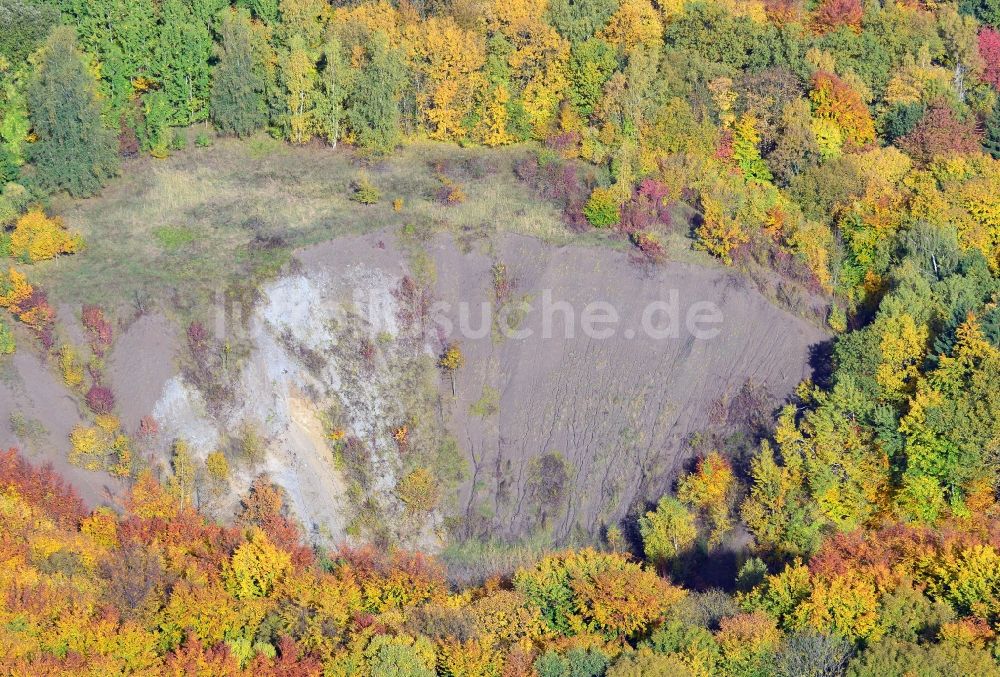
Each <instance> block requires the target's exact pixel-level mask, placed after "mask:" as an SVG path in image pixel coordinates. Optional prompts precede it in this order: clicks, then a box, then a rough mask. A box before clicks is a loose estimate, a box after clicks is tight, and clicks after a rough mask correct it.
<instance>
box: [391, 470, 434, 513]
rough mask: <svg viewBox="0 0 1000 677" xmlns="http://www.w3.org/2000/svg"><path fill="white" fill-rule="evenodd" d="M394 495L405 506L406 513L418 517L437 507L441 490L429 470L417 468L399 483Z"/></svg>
mask: <svg viewBox="0 0 1000 677" xmlns="http://www.w3.org/2000/svg"><path fill="white" fill-rule="evenodd" d="M396 495H397V496H398V497H399V500H400V501H402V502H403V505H405V506H406V511H407V512H409V513H415V514H418V515H420V514H424V513H427V512H430V511H431V510H433V509H434V508H435V507H437V504H438V500H439V499H440V498H441V489H440V488H439V487H438V482H437V480H436V479H435V478H434V475H433V474H431V471H430V470H428V469H427V468H417V469H416V470H414V471H413V472H411V473H410V474H408V475H407V476H406V477H404V478H403V479H401V480H400V481H399V484H398V485H396Z"/></svg>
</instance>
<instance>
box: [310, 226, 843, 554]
mask: <svg viewBox="0 0 1000 677" xmlns="http://www.w3.org/2000/svg"><path fill="white" fill-rule="evenodd" d="M467 244H468V243H463V246H459V244H457V243H456V242H455V241H454V240H453V239H452V238H450V237H448V236H438V237H435V238H433V239H431V240H429V241H427V242H425V243H424V245H423V246H422V251H423V253H424V254H425V255H426V256H429V258H430V259H431V260H432V261H433V265H432V266H431V277H432V278H433V284H432V287H433V293H434V297H435V298H436V299H438V300H444V301H447V302H449V303H450V304H451V305H450V307H449V309H448V310H447V311H446V312H444V316H446V317H447V318H448V319H449V320H450V321H451V322H452V324H453V325H454V326H459V324H460V320H461V316H460V312H461V311H460V309H459V307H458V306H459V303H460V302H466V303H467V304H468V305H469V308H470V311H469V312H468V313H467V314H466V317H467V318H469V319H468V321H467V322H466V325H467V326H468V327H469V329H471V330H473V331H472V332H465V335H462V332H460V331H457V332H455V333H453V334H452V335H451V337H450V338H452V339H453V340H457V341H459V343H460V346H461V350H462V352H463V353H464V355H465V366H464V367H462V368H461V369H459V370H458V372H457V373H456V374H455V375H454V377H453V378H444V379H443V380H442V384H441V387H442V392H443V393H444V395H445V400H446V410H447V417H448V428H449V430H450V431H451V432H452V434H453V435H454V436H455V437H456V438H457V440H458V443H459V447H460V448H461V449H462V451H463V452H464V453H465V455H466V457H467V459H468V461H469V464H470V468H471V477H470V478H469V481H467V482H466V483H465V485H464V487H463V490H462V494H461V501H460V503H461V505H462V508H461V510H462V511H463V512H464V513H465V514H464V517H465V524H466V525H467V526H468V528H469V529H470V535H490V536H495V537H501V538H508V539H514V538H518V537H521V536H524V535H526V534H527V533H530V532H535V531H538V530H544V531H546V532H548V533H550V534H551V537H552V538H553V539H554V540H555V541H557V542H560V541H565V540H567V539H569V538H570V537H571V536H573V535H574V534H580V533H583V534H587V535H590V536H594V535H597V533H598V532H599V531H600V530H601V528H602V527H604V526H607V525H610V524H613V523H615V522H616V521H617V520H619V519H620V518H621V517H623V516H624V515H625V514H626V513H627V512H628V511H630V510H632V509H634V508H635V507H636V505H637V504H642V502H643V501H646V500H655V498H657V497H658V496H660V495H661V494H662V493H663V492H664V491H666V490H667V489H668V488H669V486H670V483H671V481H672V480H673V478H674V477H675V476H676V473H677V471H678V470H679V469H680V467H681V465H682V464H683V462H684V461H685V460H686V459H687V458H688V455H689V452H688V447H687V445H686V441H687V440H688V438H689V437H690V436H691V435H692V434H694V433H696V432H699V431H701V430H703V429H704V428H705V427H706V426H707V425H708V423H709V416H710V412H711V410H712V408H713V406H714V405H716V403H717V402H719V401H725V400H726V398H731V397H734V396H735V395H736V394H737V392H738V391H739V390H740V389H741V388H742V387H743V386H744V384H747V383H748V382H749V383H750V384H752V385H754V386H756V387H757V388H762V389H765V390H766V391H768V392H769V393H770V394H771V395H772V396H773V397H774V398H776V399H780V398H784V397H785V396H786V395H787V394H788V393H789V392H790V391H791V390H792V389H793V388H794V387H795V385H797V384H798V383H799V382H800V381H801V380H802V379H803V378H804V377H806V376H808V375H809V367H808V361H809V348H810V346H811V345H813V344H815V343H818V342H819V341H821V340H823V339H824V338H825V335H824V333H823V332H822V331H820V330H819V329H817V328H815V327H814V326H812V325H810V324H808V323H806V322H805V321H803V320H801V319H799V318H796V317H794V316H791V315H790V314H788V313H786V312H783V311H781V310H778V309H777V308H775V307H773V306H772V305H770V304H769V303H768V302H767V301H766V300H765V299H764V297H762V296H761V295H760V294H759V293H758V292H756V291H754V290H752V289H750V288H749V286H748V285H747V284H746V283H745V282H743V281H742V280H741V279H740V278H739V277H738V276H736V275H735V274H732V273H731V272H728V271H726V270H724V269H720V268H703V267H698V266H692V265H684V264H676V263H667V264H665V265H662V266H656V267H649V266H637V265H634V264H632V263H630V262H629V260H628V258H627V254H625V253H621V252H616V251H611V250H609V249H606V248H595V247H579V246H567V247H553V246H551V245H547V244H544V243H542V242H540V241H538V240H535V239H532V238H528V237H522V236H516V235H502V236H499V237H496V238H494V239H493V240H492V241H480V242H477V243H474V245H473V246H471V249H470V248H469V247H468V246H466V245H467ZM299 260H300V261H301V262H302V264H303V269H304V271H307V274H309V271H312V273H313V274H316V273H317V271H322V272H323V273H324V274H328V275H336V273H337V271H342V270H343V269H344V268H345V267H347V266H349V265H357V262H359V261H371V262H372V265H376V266H379V267H380V268H381V269H382V270H383V272H385V273H386V274H387V275H395V276H400V275H402V274H403V273H404V271H405V270H406V269H407V268H408V266H406V265H401V262H405V261H408V260H409V261H412V260H414V255H413V252H412V247H411V248H410V251H407V252H404V251H401V250H399V249H397V248H396V243H395V240H394V238H393V237H391V236H386V235H385V234H382V235H375V236H367V237H365V236H359V237H348V238H340V239H338V240H337V241H335V242H331V243H326V244H323V245H319V246H316V247H313V248H311V249H309V250H306V251H304V252H302V253H301V254H300V255H299ZM497 263H502V264H503V265H504V266H505V268H506V277H507V279H508V280H510V281H511V285H510V286H511V287H512V288H511V290H510V291H509V293H508V294H507V296H508V297H509V299H510V300H509V301H508V303H507V307H513V306H514V305H515V304H517V303H518V302H527V303H528V304H530V306H531V307H532V309H531V310H526V311H522V313H521V314H523V315H524V317H523V319H521V321H520V323H519V324H516V323H515V326H516V328H517V329H519V330H530V331H531V332H532V334H531V336H530V337H527V338H523V339H521V338H513V337H511V338H504V337H503V336H502V335H499V334H500V333H499V332H498V331H497V330H496V329H495V328H493V329H490V328H489V327H487V328H486V329H485V331H482V328H483V323H482V321H481V319H480V317H481V312H480V309H481V305H482V304H483V303H484V302H492V301H494V300H495V298H496V288H495V286H494V277H495V275H494V271H495V269H494V265H495V264H497ZM422 265H423V266H424V267H426V263H424V264H422ZM546 297H548V298H550V299H551V303H550V306H554V305H555V304H565V305H564V306H563V307H565V308H568V309H571V312H572V313H573V314H574V321H573V323H572V324H573V327H572V330H571V331H569V330H566V329H565V328H564V318H565V314H563V313H561V312H552V313H549V317H551V318H552V321H551V322H550V323H549V324H550V326H551V327H552V328H553V331H552V332H550V333H551V334H552V336H551V338H546V337H545V336H544V331H543V330H544V317H545V315H546V313H545V311H544V300H545V298H546ZM674 299H676V308H677V316H678V318H679V319H680V324H682V325H686V322H685V319H686V317H687V313H688V311H690V310H691V309H692V307H694V306H696V304H699V303H702V304H711V305H710V306H709V308H713V309H716V310H717V312H718V316H719V318H720V321H719V323H718V324H717V325H712V324H706V325H704V326H707V327H712V328H716V329H718V332H717V335H715V336H714V337H712V338H696V337H695V336H694V335H693V334H692V332H691V331H689V330H688V328H687V326H683V327H681V329H680V331H679V332H678V335H676V336H669V337H666V338H652V337H650V336H649V335H648V334H647V333H646V332H644V331H642V329H641V326H640V325H641V318H642V316H643V312H644V309H645V308H646V307H647V306H648V305H649V304H650V303H653V302H658V301H665V302H666V303H667V304H668V306H671V304H672V302H673V300H674ZM592 302H604V303H608V304H610V306H611V307H613V308H614V309H615V311H616V312H617V314H618V316H619V318H620V319H619V323H618V324H617V325H616V326H615V331H614V335H613V336H611V337H608V338H596V337H593V336H587V335H586V333H585V332H584V330H583V323H582V314H583V312H584V310H585V308H586V307H587V304H589V303H592ZM493 305H494V313H495V309H496V304H495V303H494V304H493ZM671 307H672V306H671ZM599 310H600V309H597V310H595V311H594V312H598V311H599ZM663 312H667V311H666V310H665V311H663ZM706 312H707V311H706ZM713 312H714V311H713ZM518 314H519V313H518V312H516V311H515V312H511V313H510V314H509V315H508V317H510V316H514V317H516V316H517V315H518ZM709 314H712V313H709ZM652 317H653V319H654V321H656V320H657V318H661V320H659V321H663V320H662V318H663V317H665V316H660V315H655V314H654V315H653V316H652ZM599 326H600V328H601V329H604V328H605V325H599ZM428 333H429V335H430V339H429V343H428V349H429V350H431V351H440V350H441V349H443V345H444V341H445V340H446V339H447V338H448V336H446V334H445V332H443V331H440V330H437V329H435V330H433V331H431V332H428ZM473 335H476V336H478V337H475V336H473ZM452 381H453V384H452ZM452 392H454V396H453V397H452ZM494 393H495V396H494ZM494 399H495V402H493V401H492V400H494ZM546 457H547V458H546ZM553 460H554V462H553ZM546 461H547V462H546ZM563 475H564V477H563Z"/></svg>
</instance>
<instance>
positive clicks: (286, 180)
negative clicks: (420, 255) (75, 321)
mask: <svg viewBox="0 0 1000 677" xmlns="http://www.w3.org/2000/svg"><path fill="white" fill-rule="evenodd" d="M526 152H528V149H526V148H524V147H520V148H518V147H515V148H506V149H501V150H494V151H491V150H486V149H464V148H458V147H456V146H452V145H447V144H433V143H417V144H413V145H411V146H409V147H408V148H406V149H404V150H403V151H401V152H400V153H398V154H396V155H394V156H393V157H392V158H390V159H388V160H386V161H384V162H381V163H377V164H372V165H363V164H362V163H361V162H360V161H359V160H357V159H356V158H355V157H354V156H353V155H352V154H351V153H350V152H349V151H348V150H346V149H336V150H334V149H330V148H323V147H318V146H309V147H303V148H296V147H290V146H287V145H285V144H282V143H279V142H277V141H274V140H272V139H270V138H268V137H259V138H255V139H251V140H249V141H237V140H230V139H223V140H219V141H217V142H216V144H215V145H214V146H212V147H210V148H195V147H190V148H189V149H188V150H185V151H182V152H180V153H178V154H176V155H174V156H172V157H170V158H168V159H166V160H154V159H152V158H140V159H138V160H135V161H132V162H130V163H128V164H126V166H125V168H124V171H123V172H122V176H121V177H120V178H119V179H117V180H116V181H115V182H114V183H113V184H112V185H111V186H109V187H108V188H107V189H105V191H104V192H103V194H102V195H100V196H99V197H96V198H92V199H89V200H68V199H63V200H57V201H56V202H55V203H54V204H53V209H54V210H55V211H56V213H58V214H60V215H61V216H62V217H63V218H64V219H65V220H66V222H67V224H68V225H69V226H70V227H71V228H73V229H77V230H79V231H81V232H82V233H83V235H84V238H85V240H86V242H87V249H86V250H85V251H84V252H83V253H81V254H79V255H77V256H73V257H64V258H62V259H59V260H57V261H53V262H49V263H46V264H43V265H39V266H37V267H36V268H35V270H34V271H33V272H34V275H33V277H34V279H37V280H39V281H40V282H42V284H44V285H45V287H46V289H47V290H48V291H49V294H50V295H51V296H52V297H53V298H54V299H55V300H56V301H57V302H60V303H70V304H78V303H102V304H104V305H106V306H112V307H115V306H117V307H119V308H121V307H127V306H129V305H132V304H133V303H134V302H135V301H136V299H147V300H157V301H165V302H168V304H169V305H170V306H172V307H173V308H174V309H176V310H179V311H181V312H187V311H193V310H194V309H196V308H198V307H203V306H204V304H207V303H210V302H211V301H212V300H213V298H214V297H215V295H216V294H217V293H218V292H220V291H222V290H227V289H230V288H232V287H234V286H237V287H244V288H245V287H246V286H247V285H248V284H249V285H256V284H257V283H259V282H260V281H261V280H263V279H266V278H267V277H268V276H270V275H273V274H274V273H275V272H276V271H277V270H279V269H280V268H281V266H283V265H284V264H285V263H286V262H287V261H288V259H289V255H290V253H291V251H292V250H294V249H295V248H296V247H301V246H304V245H307V244H312V243H315V242H321V241H324V240H328V239H330V238H333V237H336V236H338V235H342V234H346V233H353V232H366V231H371V230H377V229H382V228H400V227H402V226H403V225H405V224H407V223H413V222H416V221H420V220H424V221H430V222H433V223H434V224H435V225H436V227H437V228H440V229H445V230H454V232H455V233H456V234H458V233H463V232H469V231H475V230H483V229H486V230H490V231H496V230H500V231H503V230H507V231H514V232H517V233H522V234H530V235H534V236H536V237H540V238H543V239H546V240H549V241H552V242H557V243H564V242H568V241H570V240H571V239H575V238H577V237H578V236H574V235H572V234H571V233H570V232H569V231H568V230H567V229H566V228H565V226H564V225H563V222H562V219H561V217H560V215H559V213H558V211H557V210H556V208H555V207H554V206H553V205H551V204H548V203H545V202H543V201H540V200H538V199H537V198H535V197H534V196H533V195H532V194H531V192H530V191H529V190H528V189H527V188H526V187H525V186H523V185H522V184H521V183H520V182H519V181H518V180H517V178H516V177H515V176H514V175H513V172H512V166H513V163H514V162H515V161H516V159H517V158H519V157H521V156H522V155H523V154H524V153H526ZM442 168H444V172H445V173H447V174H448V175H449V176H452V178H453V179H454V180H456V181H457V182H459V183H460V184H461V186H462V188H463V191H464V192H465V194H466V196H467V197H466V199H465V201H464V202H461V203H458V204H454V205H445V204H441V203H440V202H439V201H438V200H437V199H436V195H435V193H436V191H437V190H438V189H439V188H440V186H441V182H440V180H439V178H438V177H439V172H440V170H441V169H442ZM361 173H365V174H367V175H368V176H369V177H370V178H371V179H372V181H373V182H374V183H375V184H376V186H377V187H378V188H379V190H380V191H381V193H382V200H381V201H380V202H379V204H377V205H373V206H365V205H360V204H358V203H356V202H354V201H352V200H350V195H351V184H352V181H354V180H355V179H356V178H357V177H358V176H359V175H360V174H361ZM397 198H398V199H401V200H402V205H403V207H402V209H401V210H400V211H398V212H397V211H395V210H394V209H393V201H394V200H396V199H397Z"/></svg>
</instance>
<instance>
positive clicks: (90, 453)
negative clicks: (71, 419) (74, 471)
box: [69, 425, 110, 470]
mask: <svg viewBox="0 0 1000 677" xmlns="http://www.w3.org/2000/svg"><path fill="white" fill-rule="evenodd" d="M69 442H70V451H69V462H70V463H72V464H73V465H78V466H80V467H82V468H86V469H87V470H103V469H104V457H105V456H106V455H107V453H108V447H109V446H110V445H109V444H108V439H107V437H106V435H105V434H104V433H103V432H102V431H101V430H100V428H96V427H87V426H82V425H78V426H76V427H75V428H73V430H72V431H71V432H70V434H69Z"/></svg>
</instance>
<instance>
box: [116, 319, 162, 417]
mask: <svg viewBox="0 0 1000 677" xmlns="http://www.w3.org/2000/svg"><path fill="white" fill-rule="evenodd" d="M179 331H180V330H179V328H178V327H176V326H174V325H173V324H171V323H170V322H169V321H168V320H167V319H166V318H165V317H163V316H162V315H158V314H148V315H143V316H141V317H140V318H139V319H137V320H136V321H135V322H133V323H132V324H131V325H129V327H128V328H127V329H126V330H125V332H124V333H123V334H122V335H121V336H119V337H118V338H117V339H116V341H115V343H114V346H113V348H112V351H111V355H110V357H109V358H108V360H107V371H106V378H107V379H108V381H109V383H110V384H111V389H112V390H113V391H114V393H115V397H116V400H117V403H118V414H119V417H120V418H121V421H122V427H123V428H124V429H125V430H126V431H128V432H129V433H131V434H135V433H136V432H137V431H138V430H139V421H140V419H141V418H142V417H143V416H149V415H150V414H152V413H153V407H154V406H155V405H156V402H157V401H158V400H159V399H160V397H161V396H162V394H163V389H164V387H165V386H166V384H167V381H168V380H170V378H172V377H173V376H174V375H176V374H177V350H178V345H179V337H178V334H179Z"/></svg>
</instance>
